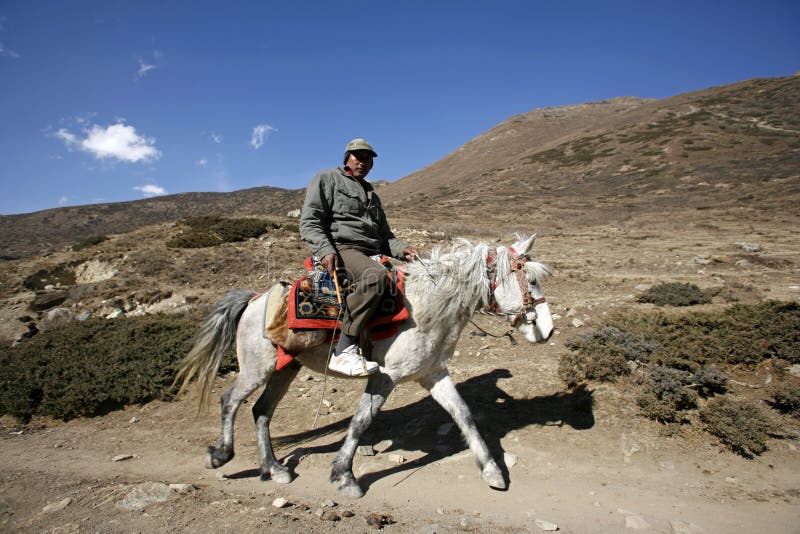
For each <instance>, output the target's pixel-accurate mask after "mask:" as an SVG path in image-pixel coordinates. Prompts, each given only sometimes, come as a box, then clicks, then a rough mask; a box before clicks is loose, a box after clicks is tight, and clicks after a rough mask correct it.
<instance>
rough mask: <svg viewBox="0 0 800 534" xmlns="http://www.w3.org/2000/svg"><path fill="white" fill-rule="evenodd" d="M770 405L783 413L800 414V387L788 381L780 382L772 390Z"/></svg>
mask: <svg viewBox="0 0 800 534" xmlns="http://www.w3.org/2000/svg"><path fill="white" fill-rule="evenodd" d="M770 396H771V400H770V404H771V405H772V406H773V407H774V408H775V409H776V410H779V411H781V412H783V413H788V414H791V415H797V414H798V413H800V387H797V385H796V384H793V383H791V382H788V381H780V382H778V383H777V384H775V385H774V386H773V387H772V389H771V390H770Z"/></svg>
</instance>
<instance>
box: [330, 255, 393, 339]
mask: <svg viewBox="0 0 800 534" xmlns="http://www.w3.org/2000/svg"><path fill="white" fill-rule="evenodd" d="M373 254H378V252H371V251H365V250H363V249H360V248H357V247H351V246H347V245H339V257H340V258H341V259H342V261H343V262H344V269H345V272H346V273H347V278H348V279H349V280H350V283H352V284H355V289H354V290H353V292H352V293H350V294H349V295H348V296H347V309H346V310H345V313H344V317H343V318H342V332H344V333H345V334H347V335H348V336H350V337H352V338H357V337H358V336H360V335H361V333H362V331H363V330H364V327H365V326H366V324H367V321H368V320H369V319H370V317H372V315H373V314H374V313H375V310H376V309H377V308H378V306H379V304H380V302H381V297H382V296H383V293H384V291H385V290H386V283H387V280H388V277H389V274H388V271H387V270H386V267H384V266H383V265H381V264H380V263H378V262H376V261H375V260H373V259H372V258H370V256H371V255H373Z"/></svg>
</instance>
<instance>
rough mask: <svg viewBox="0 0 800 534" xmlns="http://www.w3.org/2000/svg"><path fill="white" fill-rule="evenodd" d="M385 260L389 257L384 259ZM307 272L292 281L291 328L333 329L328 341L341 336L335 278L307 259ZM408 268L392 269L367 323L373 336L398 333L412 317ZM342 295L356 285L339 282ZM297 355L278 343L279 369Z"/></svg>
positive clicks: (381, 337)
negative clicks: (406, 290)
mask: <svg viewBox="0 0 800 534" xmlns="http://www.w3.org/2000/svg"><path fill="white" fill-rule="evenodd" d="M381 262H382V263H386V260H384V259H382V260H381ZM304 265H305V267H306V270H307V271H308V273H307V274H305V275H303V276H302V277H300V278H299V279H298V280H296V281H295V282H294V284H292V287H291V289H290V290H289V298H288V316H287V326H288V327H289V328H290V329H292V330H301V329H314V330H330V336H329V337H328V341H333V340H335V339H336V338H337V337H338V332H339V326H340V323H339V321H340V319H341V317H340V315H341V306H340V305H339V302H338V298H337V295H336V288H335V285H334V283H333V279H332V278H331V276H330V274H329V273H328V271H327V270H325V268H324V267H323V266H322V265H321V264H319V263H314V262H313V261H312V260H311V258H308V259H307V260H306V261H305V263H304ZM404 284H405V271H404V270H402V269H396V270H393V271H391V272H390V276H389V281H388V287H387V290H386V291H385V292H384V296H383V299H382V300H381V303H380V305H379V306H378V309H377V311H376V312H375V315H374V316H373V317H372V319H370V321H369V323H368V324H367V330H368V332H367V333H368V335H369V337H370V338H372V339H384V338H387V337H391V336H393V335H395V334H396V333H397V329H398V327H399V325H400V323H402V322H403V321H405V320H406V319H408V318H409V317H410V313H409V311H408V308H406V305H405V299H404V298H403V288H404ZM339 289H340V294H341V297H342V299H344V298H345V297H346V296H347V295H348V294H349V293H350V292H352V291H353V288H352V287H351V286H350V285H349V283H348V282H347V281H346V280H342V281H341V283H340V288H339ZM293 357H294V355H292V354H290V353H288V352H286V351H285V350H284V349H283V347H280V346H278V363H277V370H280V369H281V368H283V367H284V366H285V365H287V364H288V363H289V362H291V361H292V358H293Z"/></svg>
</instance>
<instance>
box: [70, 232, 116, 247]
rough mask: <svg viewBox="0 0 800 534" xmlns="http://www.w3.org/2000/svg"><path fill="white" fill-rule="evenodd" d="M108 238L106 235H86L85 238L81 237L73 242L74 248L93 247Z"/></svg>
mask: <svg viewBox="0 0 800 534" xmlns="http://www.w3.org/2000/svg"><path fill="white" fill-rule="evenodd" d="M106 239H108V238H107V237H106V236H104V235H90V236H89V237H84V238H83V239H79V240H78V241H76V242H74V243H73V244H72V250H83V249H85V248H89V247H93V246H95V245H99V244H100V243H102V242H103V241H105V240H106Z"/></svg>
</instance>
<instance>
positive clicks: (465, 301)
mask: <svg viewBox="0 0 800 534" xmlns="http://www.w3.org/2000/svg"><path fill="white" fill-rule="evenodd" d="M488 251H489V246H488V245H487V244H485V243H478V244H477V245H474V244H472V243H471V242H469V241H467V240H466V239H456V240H454V242H453V244H452V245H451V246H450V248H449V249H448V250H447V251H446V252H445V251H443V250H442V249H441V247H436V248H434V249H433V252H432V253H431V258H430V260H421V261H417V262H414V263H410V264H409V265H408V271H407V272H408V283H407V288H408V291H409V293H410V294H413V295H416V296H418V297H419V298H418V299H415V306H414V311H413V315H414V320H415V321H416V323H417V324H418V325H419V326H420V328H422V329H423V330H428V329H430V328H431V327H432V326H434V325H435V324H437V323H438V322H439V321H441V318H442V317H445V316H449V315H452V314H454V313H457V314H458V313H461V314H466V315H467V316H471V315H472V314H473V313H475V311H476V310H477V309H478V308H481V307H483V306H486V305H487V304H488V301H487V299H488V296H489V284H490V282H489V278H488V276H487V261H489V259H488ZM511 260H512V254H511V251H510V250H509V249H508V248H506V247H498V249H497V250H496V252H495V255H494V258H492V260H491V261H492V262H493V265H494V267H495V269H496V272H497V277H498V280H499V281H501V283H505V282H506V281H507V279H508V277H509V276H513V275H512V273H511ZM525 271H526V273H527V275H526V276H527V278H528V280H529V281H531V282H541V281H542V279H543V278H544V277H545V276H548V275H550V270H549V269H548V268H547V266H545V265H544V264H542V263H539V262H536V261H527V262H526V263H525Z"/></svg>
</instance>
